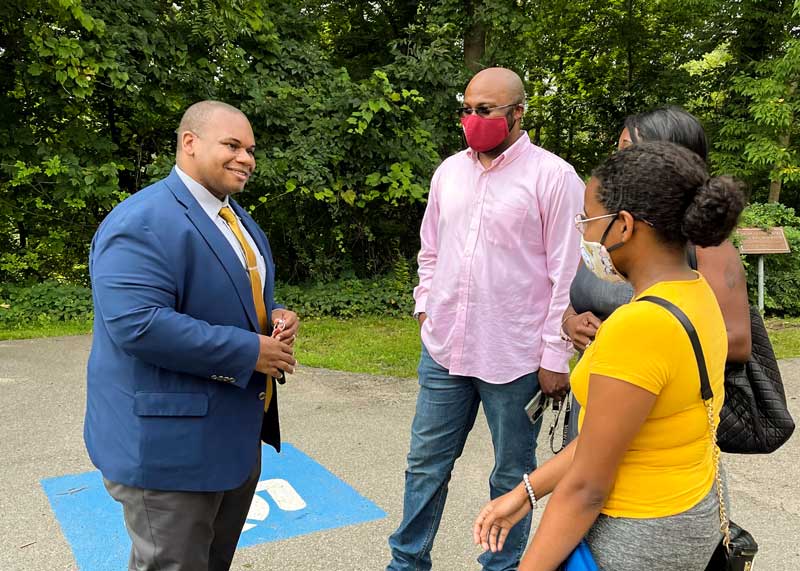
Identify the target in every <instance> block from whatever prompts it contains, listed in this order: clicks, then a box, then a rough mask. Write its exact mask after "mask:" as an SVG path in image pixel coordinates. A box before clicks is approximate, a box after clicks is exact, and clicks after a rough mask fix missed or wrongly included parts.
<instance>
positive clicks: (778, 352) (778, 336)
mask: <svg viewBox="0 0 800 571" xmlns="http://www.w3.org/2000/svg"><path fill="white" fill-rule="evenodd" d="M766 325H767V331H768V332H769V338H770V341H772V348H773V349H775V356H776V357H777V358H778V359H788V358H791V357H800V318H796V317H794V318H791V319H779V318H772V319H767V320H766Z"/></svg>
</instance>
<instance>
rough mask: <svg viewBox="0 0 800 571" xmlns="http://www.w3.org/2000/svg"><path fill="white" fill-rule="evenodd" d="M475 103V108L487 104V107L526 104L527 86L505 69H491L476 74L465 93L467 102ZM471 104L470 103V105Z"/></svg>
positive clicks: (517, 76) (514, 74)
mask: <svg viewBox="0 0 800 571" xmlns="http://www.w3.org/2000/svg"><path fill="white" fill-rule="evenodd" d="M475 98H477V99H481V101H475V102H474V106H475V107H477V106H479V105H480V104H482V103H483V104H486V106H487V107H494V106H496V105H508V104H510V103H520V104H524V103H525V86H524V85H523V84H522V79H520V77H519V75H517V74H516V73H514V72H513V71H511V70H510V69H506V68H504V67H490V68H488V69H484V70H482V71H479V72H478V73H476V74H475V76H474V77H473V78H472V81H470V82H469V85H468V86H467V90H466V92H465V93H464V99H465V101H467V100H470V99H475ZM468 104H469V103H468Z"/></svg>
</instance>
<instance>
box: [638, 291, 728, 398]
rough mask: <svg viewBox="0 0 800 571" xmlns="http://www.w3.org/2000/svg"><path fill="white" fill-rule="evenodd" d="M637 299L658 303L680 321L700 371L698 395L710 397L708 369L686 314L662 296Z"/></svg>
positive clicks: (711, 393)
mask: <svg viewBox="0 0 800 571" xmlns="http://www.w3.org/2000/svg"><path fill="white" fill-rule="evenodd" d="M637 301H649V302H650V303H655V304H656V305H660V306H661V307H663V308H664V309H666V310H667V311H669V312H670V313H671V314H672V315H674V316H675V317H676V318H677V320H678V321H680V323H681V325H683V328H684V329H685V330H686V333H687V334H688V335H689V340H690V341H691V342H692V349H694V357H695V359H697V369H698V371H699V372H700V395H701V396H702V397H703V400H708V399H710V398H712V397H713V396H714V393H713V391H712V390H711V383H710V382H709V380H708V369H707V368H706V359H705V355H703V346H702V345H700V338H699V337H698V336H697V330H695V328H694V325H692V322H691V321H689V318H688V317H686V314H685V313H684V312H683V311H682V310H681V308H679V307H678V306H677V305H675V304H674V303H672V302H671V301H667V300H666V299H664V298H663V297H656V296H654V295H646V296H644V297H640V298H639V299H638V300H637Z"/></svg>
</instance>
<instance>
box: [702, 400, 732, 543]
mask: <svg viewBox="0 0 800 571" xmlns="http://www.w3.org/2000/svg"><path fill="white" fill-rule="evenodd" d="M704 404H705V405H706V413H707V416H708V429H709V432H710V434H711V456H712V458H713V461H714V472H715V479H716V486H717V498H718V499H719V530H720V531H721V532H722V544H723V545H724V546H725V549H727V550H728V551H730V544H731V528H730V520H729V519H728V510H727V509H726V507H725V497H724V494H723V493H722V476H721V475H720V473H719V455H720V452H719V446H717V428H716V426H715V425H714V398H713V397H712V398H711V399H709V400H707V401H704Z"/></svg>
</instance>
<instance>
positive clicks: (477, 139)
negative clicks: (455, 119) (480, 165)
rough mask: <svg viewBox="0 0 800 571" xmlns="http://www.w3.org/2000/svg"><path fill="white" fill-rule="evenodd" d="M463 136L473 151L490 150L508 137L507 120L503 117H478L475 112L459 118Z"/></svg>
mask: <svg viewBox="0 0 800 571" xmlns="http://www.w3.org/2000/svg"><path fill="white" fill-rule="evenodd" d="M461 126H462V127H464V136H465V137H466V138H467V144H468V145H469V146H470V148H471V149H472V150H473V151H478V152H479V153H485V152H486V151H491V150H492V149H494V148H495V147H497V146H498V145H500V143H502V142H503V141H505V139H506V137H508V120H507V119H506V118H505V116H503V117H485V118H484V117H480V116H479V115H478V114H477V113H472V114H470V115H465V116H464V117H462V118H461Z"/></svg>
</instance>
